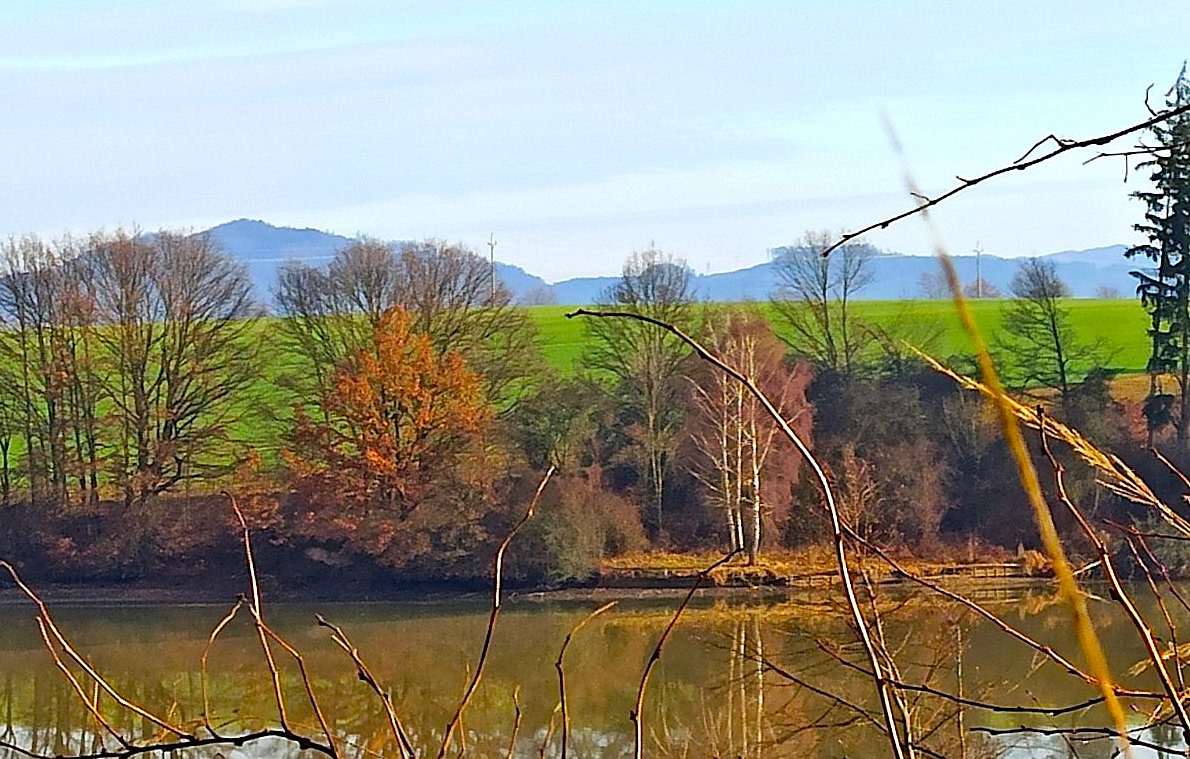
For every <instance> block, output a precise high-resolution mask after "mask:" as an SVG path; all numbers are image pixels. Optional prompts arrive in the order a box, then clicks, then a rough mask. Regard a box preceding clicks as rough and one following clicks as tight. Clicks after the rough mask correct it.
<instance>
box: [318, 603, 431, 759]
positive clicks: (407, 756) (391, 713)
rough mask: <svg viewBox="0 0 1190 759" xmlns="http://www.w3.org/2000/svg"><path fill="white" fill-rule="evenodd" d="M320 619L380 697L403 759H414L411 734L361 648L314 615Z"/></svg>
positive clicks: (360, 676) (319, 615)
mask: <svg viewBox="0 0 1190 759" xmlns="http://www.w3.org/2000/svg"><path fill="white" fill-rule="evenodd" d="M314 616H315V618H316V619H317V620H318V624H319V626H320V627H325V628H327V629H329V630H330V631H331V640H332V641H334V642H335V645H337V646H338V647H339V648H341V649H343V650H344V651H345V652H346V653H347V655H348V656H350V657H351V661H352V662H353V663H354V664H355V671H356V675H357V676H358V677H359V679H360V681H362V682H363V683H364V684H365V685H367V686H368V687H369V688H371V689H372V692H373V693H375V694H376V697H377V698H379V699H380V703H381V704H382V705H383V706H384V713H385V716H387V717H388V726H389V729H390V730H392V734H393V740H394V741H396V744H397V750H398V751H399V752H400V753H401V759H413V757H414V756H416V754H417V752H416V751H414V750H413V744H412V743H410V741H409V736H408V735H407V734H406V733H405V728H404V727H403V726H402V725H401V720H400V718H399V717H398V716H397V710H396V707H394V706H393V700H392V696H390V695H389V693H388V692H387V691H386V690H385V689H384V688H382V687H381V686H380V681H379V680H377V679H376V676H375V675H374V674H372V670H371V669H369V668H368V665H367V664H365V663H364V660H363V658H362V657H361V656H360V653H359V649H357V648H356V647H355V645H354V644H353V643H352V642H351V640H350V639H348V637H347V634H346V633H344V632H343V630H342V629H341V628H340V627H339V626H338V625H334V624H332V623H330V622H327V621H326V619H325V618H323V616H322V615H321V614H316V615H314Z"/></svg>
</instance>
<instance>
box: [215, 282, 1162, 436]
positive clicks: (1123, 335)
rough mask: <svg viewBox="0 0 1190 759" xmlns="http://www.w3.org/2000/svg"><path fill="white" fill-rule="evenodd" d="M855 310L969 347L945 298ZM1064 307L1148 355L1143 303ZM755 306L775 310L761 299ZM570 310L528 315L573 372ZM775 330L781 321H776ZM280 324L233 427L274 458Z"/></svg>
mask: <svg viewBox="0 0 1190 759" xmlns="http://www.w3.org/2000/svg"><path fill="white" fill-rule="evenodd" d="M1004 305H1005V302H1004V301H978V302H975V303H973V304H972V306H973V309H974V312H975V316H976V318H977V320H978V321H979V324H980V326H981V327H982V328H983V330H984V333H985V335H988V336H990V335H993V334H994V333H995V332H996V331H997V330H998V329H999V328H1000V317H1001V314H1002V312H1003V309H1004ZM855 307H856V313H857V314H859V315H860V316H861V317H862V318H864V319H866V320H869V321H872V322H875V323H876V324H884V325H887V324H890V323H900V324H903V325H909V332H910V334H914V333H915V332H921V333H924V332H928V331H930V330H931V329H932V328H933V327H935V326H936V327H937V330H935V331H938V332H939V337H938V339H937V341H936V342H935V343H934V344H933V345H927V346H926V348H927V350H928V351H929V352H931V353H933V354H935V355H938V356H941V357H944V358H945V357H947V356H952V355H954V354H960V353H969V352H970V350H971V347H970V344H969V343H968V341H967V338H966V335H965V334H963V331H962V329H961V328H960V327H959V322H958V317H957V316H956V315H955V310H954V304H952V303H951V302H950V301H946V300H911V301H860V302H857V303H856V304H855ZM1069 307H1070V310H1071V314H1072V317H1073V320H1074V324H1075V327H1076V329H1077V330H1078V333H1079V335H1080V336H1082V337H1085V338H1088V339H1101V340H1103V342H1104V343H1105V345H1106V346H1107V347H1108V353H1109V355H1110V357H1111V358H1110V361H1109V364H1110V365H1111V366H1113V367H1116V368H1118V369H1120V370H1122V371H1123V372H1125V373H1129V372H1140V371H1143V370H1144V365H1145V361H1146V360H1147V359H1148V344H1147V338H1146V336H1145V329H1146V326H1147V317H1146V316H1145V313H1144V311H1143V310H1142V309H1141V307H1140V305H1139V304H1138V303H1137V302H1135V301H1131V300H1072V301H1070V302H1069ZM760 308H761V309H762V310H763V311H764V312H765V313H767V314H769V315H772V309H771V307H770V306H769V305H768V304H767V303H765V304H761V305H760ZM569 310H571V309H570V307H566V306H534V307H532V308H530V310H529V311H530V314H531V316H532V318H533V321H534V323H535V324H536V325H537V329H538V332H539V335H540V339H541V346H542V351H543V352H544V354H545V358H546V360H547V362H548V363H549V364H550V366H552V367H554V368H555V369H557V370H559V371H561V372H563V373H570V372H573V371H574V370H575V368H576V365H577V362H578V360H579V358H580V356H581V355H582V352H583V346H584V344H585V341H586V327H585V326H584V324H583V319H581V318H580V319H567V318H566V317H565V314H566V312H567V311H569ZM774 324H775V325H776V328H777V331H778V333H780V332H781V331H782V328H781V324H780V322H779V320H776V319H774ZM278 326H279V324H278V322H277V321H276V320H271V319H270V320H265V321H263V322H262V323H261V324H260V325H259V326H258V327H257V329H258V330H259V339H260V341H261V343H262V346H263V347H264V349H265V355H266V358H265V359H264V360H263V361H262V365H261V370H260V374H259V375H258V376H259V382H258V384H257V386H256V387H255V388H253V390H254V392H253V394H252V395H253V397H252V398H251V399H250V400H246V401H245V402H243V403H241V404H240V409H239V413H238V414H237V417H238V418H237V419H236V421H234V422H233V423H232V428H233V433H234V435H235V437H236V438H237V439H239V440H242V441H245V442H247V443H249V444H250V445H252V446H253V447H255V448H257V449H258V450H260V451H261V452H262V453H263V454H265V456H266V458H270V459H271V458H272V457H273V456H274V455H275V451H276V450H277V449H278V448H279V445H280V437H281V435H282V434H283V433H284V430H285V429H286V427H287V425H288V422H289V420H290V419H291V418H292V404H293V401H294V397H293V395H292V394H291V393H289V392H288V391H286V390H284V389H282V388H281V387H279V386H278V385H277V379H278V377H280V376H281V375H283V374H286V373H289V374H293V373H295V372H299V371H301V362H300V361H299V360H298V359H297V357H296V356H294V355H293V354H292V353H291V352H290V351H288V350H287V349H286V348H285V347H284V346H283V345H282V343H281V341H280V340H279V339H278V337H277V329H278Z"/></svg>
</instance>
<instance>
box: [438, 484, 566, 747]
mask: <svg viewBox="0 0 1190 759" xmlns="http://www.w3.org/2000/svg"><path fill="white" fill-rule="evenodd" d="M555 469H557V467H553V466H551V467H550V468H549V471H547V472H546V473H545V476H544V477H542V478H541V482H539V483H538V484H537V492H535V493H534V494H533V500H531V501H530V502H529V508H528V509H526V510H525V515H524V516H523V517H521V521H519V522H517V523H516V524H515V525H513V528H512V530H510V531H509V533H508V534H507V535H505V536H504V540H502V541H501V542H500V547H499V548H497V549H496V556H495V558H493V559H492V611H491V613H490V614H489V615H488V629H487V632H486V633H485V634H484V636H483V646H482V647H481V648H480V650H479V661H477V662H476V663H475V674H474V675H472V677H471V682H470V683H469V684H468V685H467V690H466V691H464V693H463V697H462V698H461V699H459V705H458V707H457V708H456V709H455V713H454V715H453V716H452V717H451V718H450V722H448V723H447V724H446V729H445V730H444V731H443V733H442V745H441V746H440V747H439V748H438V759H442V757H444V756H446V752H447V751H449V750H450V745H451V743H452V742H453V740H454V734H455V730H456V729H458V726H459V720H461V719H462V718H463V711H464V710H465V709H466V708H467V704H468V703H469V702H470V701H471V696H472V695H473V694H474V693H475V689H476V688H478V687H479V681H480V679H481V678H482V677H483V668H484V665H485V664H486V663H487V659H488V651H490V650H491V647H492V636H493V635H494V634H495V632H496V620H497V619H499V617H500V583H501V579H502V575H503V573H504V552H505V551H507V550H508V546H509V544H510V543H512V539H513V538H515V537H516V534H517V532H519V531H520V529H521V528H522V527H524V526H525V524H526V523H527V522H528V521H529V520H530V519H532V518H533V515H534V514H535V513H537V501H538V500H539V499H540V498H541V493H542V491H543V490H545V486H546V485H547V484H548V483H549V481H550V477H552V476H553V475H554V470H555Z"/></svg>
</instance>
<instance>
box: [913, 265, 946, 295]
mask: <svg viewBox="0 0 1190 759" xmlns="http://www.w3.org/2000/svg"><path fill="white" fill-rule="evenodd" d="M917 289H918V291H919V292H920V293H921V296H922V297H923V298H929V299H930V300H942V299H944V298H949V297H950V287H949V286H948V285H947V284H946V277H944V276H943V275H942V272H940V271H924V272H922V273H921V276H920V277H918V278H917Z"/></svg>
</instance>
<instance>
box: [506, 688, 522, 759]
mask: <svg viewBox="0 0 1190 759" xmlns="http://www.w3.org/2000/svg"><path fill="white" fill-rule="evenodd" d="M512 706H513V708H514V709H516V716H515V717H513V720H512V734H511V735H509V736H508V753H507V754H506V755H505V759H514V758H515V757H516V738H517V734H518V733H520V731H521V717H523V716H524V715H523V714H521V686H519V685H518V686H516V687H515V688H513V689H512Z"/></svg>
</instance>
